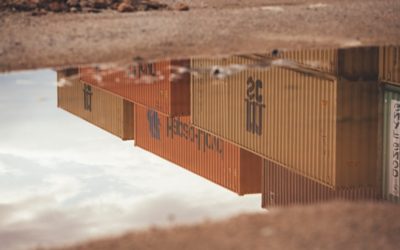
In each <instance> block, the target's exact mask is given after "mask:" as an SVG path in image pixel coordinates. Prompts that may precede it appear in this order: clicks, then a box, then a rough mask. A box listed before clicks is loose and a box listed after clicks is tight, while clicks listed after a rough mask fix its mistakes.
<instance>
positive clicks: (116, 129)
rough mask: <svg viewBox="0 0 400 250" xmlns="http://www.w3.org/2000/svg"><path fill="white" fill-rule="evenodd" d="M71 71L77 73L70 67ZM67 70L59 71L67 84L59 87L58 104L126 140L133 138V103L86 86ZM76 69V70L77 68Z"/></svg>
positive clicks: (59, 74)
mask: <svg viewBox="0 0 400 250" xmlns="http://www.w3.org/2000/svg"><path fill="white" fill-rule="evenodd" d="M68 70H69V71H68V72H74V71H73V70H72V69H68ZM68 72H67V71H58V72H57V75H58V77H57V78H58V79H61V78H65V77H66V78H65V79H66V81H67V82H66V83H65V84H64V86H62V87H60V86H59V87H57V105H58V107H59V108H62V109H64V110H66V111H68V112H70V113H72V114H74V115H76V116H78V117H80V118H82V119H84V120H86V121H88V122H90V123H92V124H94V125H96V126H98V127H100V128H102V129H104V130H106V131H108V132H110V133H112V134H114V135H116V136H118V137H120V138H121V139H123V140H131V139H134V122H133V118H134V106H133V103H130V102H128V101H125V100H123V99H122V98H121V97H118V96H115V95H112V94H110V93H108V92H106V91H104V90H102V89H99V88H97V87H94V86H91V85H86V84H84V83H82V82H81V81H80V80H79V77H78V76H72V77H71V78H68V76H70V74H69V73H68ZM76 72H77V71H76Z"/></svg>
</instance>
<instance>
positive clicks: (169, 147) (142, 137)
mask: <svg viewBox="0 0 400 250" xmlns="http://www.w3.org/2000/svg"><path fill="white" fill-rule="evenodd" d="M135 122H136V127H135V128H136V138H135V145H136V146H139V147H141V148H143V149H145V150H148V151H150V152H152V153H154V154H156V155H158V156H160V157H162V158H164V159H167V160H169V161H171V162H173V163H175V164H177V165H179V166H181V167H183V168H185V169H187V170H189V171H191V172H193V173H195V174H198V175H200V176H202V177H204V178H206V179H208V180H210V181H212V182H214V183H216V184H218V185H221V186H223V187H225V188H227V189H229V190H231V191H233V192H236V193H238V194H240V195H243V194H249V193H260V190H261V167H262V160H261V158H260V157H259V156H256V155H255V154H252V153H250V152H246V151H245V150H243V149H240V148H239V147H237V146H234V145H232V144H230V143H227V142H226V141H224V140H222V139H220V138H217V137H215V136H213V135H210V134H209V133H207V132H205V131H203V130H199V129H196V128H194V127H193V126H191V125H190V120H189V117H188V116H184V117H175V118H172V117H168V116H165V115H163V114H161V113H159V112H156V111H154V110H151V109H147V108H145V107H141V106H139V107H138V106H135Z"/></svg>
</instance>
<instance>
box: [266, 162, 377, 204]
mask: <svg viewBox="0 0 400 250" xmlns="http://www.w3.org/2000/svg"><path fill="white" fill-rule="evenodd" d="M379 198H380V194H379V189H378V188H377V187H376V186H375V187H374V186H371V187H359V188H345V189H339V190H333V189H331V188H328V187H326V186H325V185H321V184H320V183H318V182H316V181H313V180H311V179H308V178H306V177H304V176H301V175H299V174H296V173H294V172H292V171H290V170H289V169H287V168H283V167H281V166H279V165H277V164H274V163H273V162H270V161H267V160H265V161H264V167H263V171H262V207H264V208H268V207H273V206H289V205H294V204H311V203H317V202H322V201H329V200H334V199H341V200H350V201H354V200H378V199H379Z"/></svg>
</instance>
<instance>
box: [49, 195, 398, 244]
mask: <svg viewBox="0 0 400 250" xmlns="http://www.w3.org/2000/svg"><path fill="white" fill-rule="evenodd" d="M399 216H400V209H399V206H398V205H393V204H384V203H345V202H331V203H327V204H321V205H317V206H305V207H301V206H298V207H292V208H282V209H273V210H271V211H270V212H266V213H263V214H248V215H241V216H238V217H235V218H232V219H229V220H225V221H220V222H204V223H203V224H199V225H191V226H177V227H174V228H172V229H157V228H152V229H149V230H147V231H141V232H130V233H127V234H125V235H122V236H120V237H115V238H108V239H98V240H94V241H90V242H86V243H81V244H79V245H76V246H70V247H64V248H57V249H58V250H78V249H79V250H105V249H113V250H132V249H141V250H146V249H152V250H157V249H160V250H161V249H162V250H170V249H171V250H172V249H174V250H175V249H180V250H185V249H191V250H196V249H199V250H200V249H201V250H205V249H235V250H242V249H243V250H249V249H253V250H258V249H259V250H261V249H263V250H264V249H268V250H274V249H297V250H301V249H304V250H312V249H324V250H329V249H363V250H366V249H374V250H375V249H385V250H389V249H398V245H399V235H400V220H399V219H398V218H399ZM52 249H56V248H52Z"/></svg>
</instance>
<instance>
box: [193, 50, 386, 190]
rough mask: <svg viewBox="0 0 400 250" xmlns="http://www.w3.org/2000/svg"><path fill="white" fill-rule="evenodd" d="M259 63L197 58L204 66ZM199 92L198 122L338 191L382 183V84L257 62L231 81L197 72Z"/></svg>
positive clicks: (199, 65) (197, 64) (195, 112)
mask: <svg viewBox="0 0 400 250" xmlns="http://www.w3.org/2000/svg"><path fill="white" fill-rule="evenodd" d="M251 63H252V62H251V60H250V59H245V58H243V57H236V56H235V57H231V58H228V59H201V58H199V59H192V61H191V64H192V67H193V68H198V69H201V68H212V67H213V66H214V65H221V66H222V67H224V66H225V67H226V66H227V65H247V64H251ZM363 64H365V65H367V66H368V67H370V66H369V65H368V63H364V62H363ZM222 71H223V70H221V72H222ZM360 72H362V70H360ZM191 89H192V103H191V108H192V110H191V114H192V123H193V124H194V126H196V127H198V128H200V129H203V130H205V131H207V132H209V133H211V134H214V135H216V136H218V137H221V138H223V139H226V140H228V141H229V142H232V143H234V144H236V145H239V146H241V147H243V148H245V149H247V150H250V151H252V152H254V153H256V154H259V155H260V156H262V157H264V158H266V159H268V160H270V161H273V162H275V163H277V164H280V165H282V166H284V167H286V168H288V169H291V170H292V171H294V172H296V173H298V174H301V175H303V176H306V177H309V178H311V179H313V180H315V181H317V182H319V183H322V184H324V185H327V186H329V187H332V188H344V187H360V186H369V185H372V184H375V182H376V178H375V173H376V168H377V144H378V142H377V137H378V135H377V132H378V128H377V126H378V99H379V98H378V83H377V81H348V80H344V79H342V78H341V77H336V78H333V79H323V78H319V77H314V76H312V75H307V74H302V73H299V72H296V71H293V70H289V69H284V68H280V67H272V68H266V69H260V68H254V67H250V68H248V69H246V70H243V71H240V72H238V73H237V74H233V75H230V76H227V77H226V78H223V79H218V78H215V77H212V76H211V74H206V75H202V76H201V77H195V76H193V77H192V79H191Z"/></svg>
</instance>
